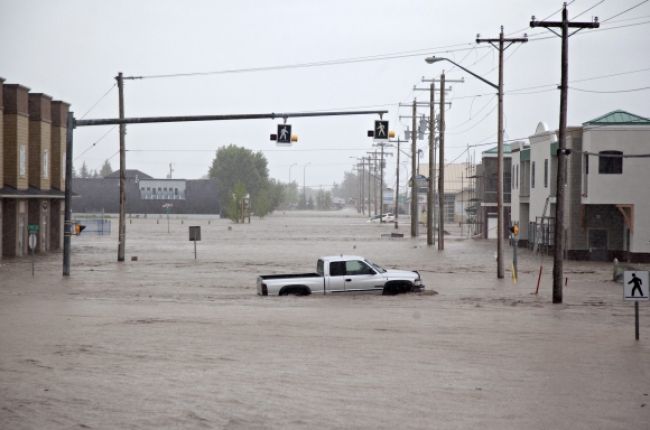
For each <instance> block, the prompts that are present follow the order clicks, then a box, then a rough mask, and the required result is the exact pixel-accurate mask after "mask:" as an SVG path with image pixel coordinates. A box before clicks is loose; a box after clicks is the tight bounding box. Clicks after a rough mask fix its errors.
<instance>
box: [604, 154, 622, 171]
mask: <svg viewBox="0 0 650 430" xmlns="http://www.w3.org/2000/svg"><path fill="white" fill-rule="evenodd" d="M598 173H603V174H621V173H623V153H622V152H621V151H600V152H599V153H598Z"/></svg>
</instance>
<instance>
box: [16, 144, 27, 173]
mask: <svg viewBox="0 0 650 430" xmlns="http://www.w3.org/2000/svg"><path fill="white" fill-rule="evenodd" d="M26 175H27V148H26V147H25V145H20V150H19V153H18V176H26Z"/></svg>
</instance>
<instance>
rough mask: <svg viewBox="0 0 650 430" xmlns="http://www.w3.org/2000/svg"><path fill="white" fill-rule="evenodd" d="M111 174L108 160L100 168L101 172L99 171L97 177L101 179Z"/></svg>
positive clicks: (111, 170) (111, 169)
mask: <svg viewBox="0 0 650 430" xmlns="http://www.w3.org/2000/svg"><path fill="white" fill-rule="evenodd" d="M111 173H113V168H112V167H111V163H109V162H108V160H106V161H104V165H103V166H102V168H101V170H100V171H99V176H101V177H102V178H105V177H107V176H108V175H110V174H111Z"/></svg>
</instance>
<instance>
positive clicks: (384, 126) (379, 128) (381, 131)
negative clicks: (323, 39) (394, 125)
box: [375, 120, 388, 140]
mask: <svg viewBox="0 0 650 430" xmlns="http://www.w3.org/2000/svg"><path fill="white" fill-rule="evenodd" d="M375 140H388V121H382V120H377V121H375Z"/></svg>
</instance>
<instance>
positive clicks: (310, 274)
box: [260, 272, 323, 281]
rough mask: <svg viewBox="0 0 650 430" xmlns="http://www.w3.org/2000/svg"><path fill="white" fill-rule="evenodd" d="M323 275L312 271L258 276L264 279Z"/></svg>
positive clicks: (317, 276) (320, 276)
mask: <svg viewBox="0 0 650 430" xmlns="http://www.w3.org/2000/svg"><path fill="white" fill-rule="evenodd" d="M322 277H323V275H319V274H318V273H315V272H312V273H290V274H286V275H282V274H280V275H263V276H260V279H262V280H263V281H264V280H269V279H291V278H322Z"/></svg>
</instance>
